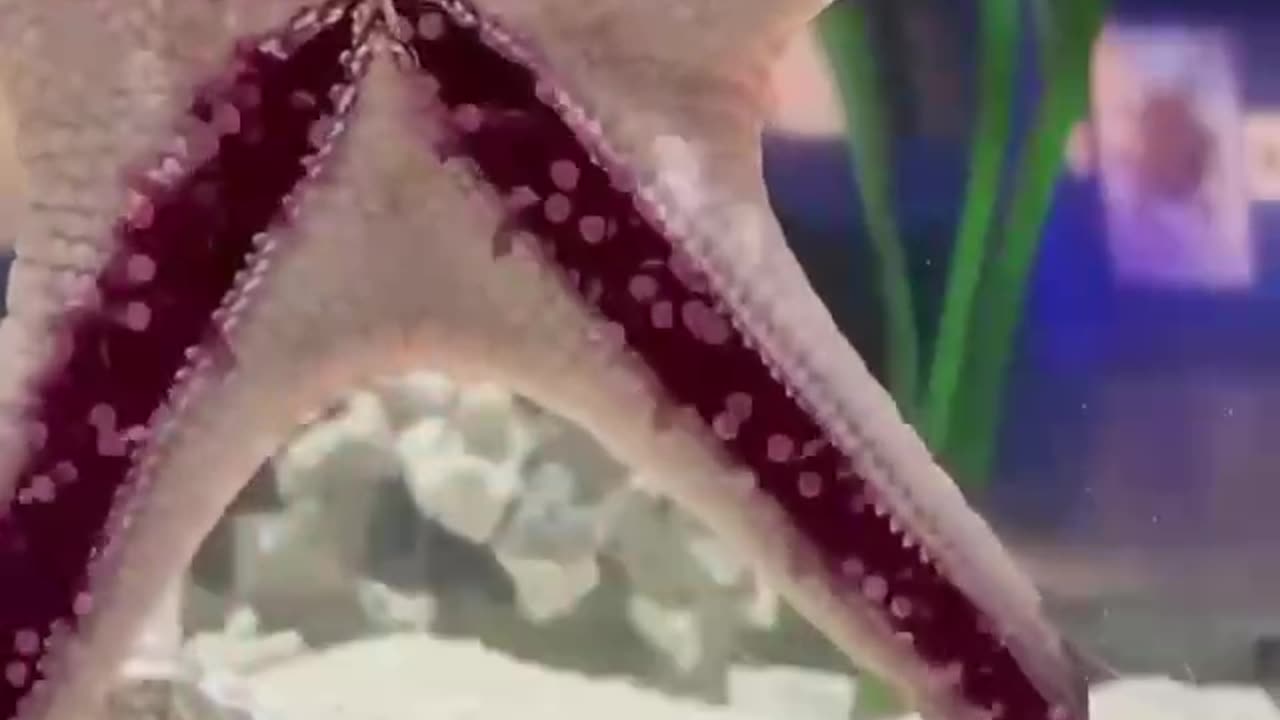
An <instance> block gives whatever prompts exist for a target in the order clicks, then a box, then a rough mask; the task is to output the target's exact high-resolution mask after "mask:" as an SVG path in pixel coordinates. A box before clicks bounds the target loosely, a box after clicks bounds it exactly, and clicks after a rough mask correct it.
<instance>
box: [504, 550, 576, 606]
mask: <svg viewBox="0 0 1280 720" xmlns="http://www.w3.org/2000/svg"><path fill="white" fill-rule="evenodd" d="M497 558H498V562H499V563H500V564H501V565H502V567H503V568H504V569H505V570H506V571H507V574H508V575H510V576H511V580H512V582H513V583H514V584H515V587H516V601H517V603H518V604H519V608H520V613H521V614H522V615H523V616H524V617H526V618H528V619H529V620H530V621H532V622H535V623H542V622H548V621H550V620H554V619H556V618H558V617H563V616H564V615H567V614H568V613H570V612H571V611H572V610H573V609H574V608H575V607H577V606H578V602H579V601H580V600H582V598H584V597H586V596H587V594H588V593H590V592H591V591H592V590H594V589H595V587H596V585H598V584H599V583H600V567H599V565H597V564H596V560H595V557H592V556H588V557H585V558H583V559H581V560H578V561H577V562H571V563H567V564H564V563H559V562H555V561H552V560H544V559H539V558H528V557H512V556H509V555H503V554H501V553H499V554H498V556H497Z"/></svg>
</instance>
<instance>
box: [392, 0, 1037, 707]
mask: <svg viewBox="0 0 1280 720" xmlns="http://www.w3.org/2000/svg"><path fill="white" fill-rule="evenodd" d="M444 5H445V3H441V2H435V1H433V0H397V2H396V3H395V6H396V8H397V10H398V12H399V13H400V14H401V15H402V16H403V17H404V18H405V20H407V21H408V24H409V25H410V26H412V27H415V28H417V27H420V24H421V23H425V24H426V26H427V27H429V28H432V29H433V30H432V32H430V33H429V34H430V35H431V36H432V37H431V38H427V37H424V36H423V35H422V34H421V33H418V34H415V35H414V36H413V38H412V39H410V40H408V41H407V42H406V43H405V46H406V49H407V50H409V51H411V53H412V55H413V57H414V59H415V61H416V63H417V65H418V67H419V68H420V69H421V71H423V72H426V73H429V74H430V75H432V76H433V77H434V78H435V79H436V80H437V81H438V83H439V93H438V97H439V106H438V108H437V110H438V111H439V113H438V114H437V115H436V116H435V117H434V118H433V119H434V120H435V121H436V122H438V123H439V125H440V126H441V127H443V128H445V129H446V131H447V133H448V138H447V140H446V142H445V143H444V147H445V148H446V152H448V153H452V154H456V155H460V156H463V157H466V158H469V159H470V160H471V161H474V163H475V167H476V168H477V172H478V173H479V174H480V175H481V176H482V178H483V180H484V181H485V182H486V183H487V184H488V185H489V186H491V188H492V190H493V191H494V193H495V194H496V195H497V196H498V197H499V198H501V199H503V200H506V199H507V198H510V197H511V196H512V194H513V193H517V192H518V194H519V195H522V196H524V197H525V198H526V200H527V199H528V198H529V197H532V196H530V195H529V194H528V193H527V192H525V191H524V190H519V191H518V189H521V188H528V189H530V190H532V192H533V196H536V197H537V198H538V199H540V200H545V199H547V198H549V197H551V196H553V194H555V193H561V194H562V195H565V196H567V197H568V198H569V199H570V202H571V206H572V213H571V217H570V218H569V219H567V220H557V218H559V217H560V216H561V213H559V212H558V210H559V209H561V208H562V207H563V205H562V204H560V206H559V207H558V208H555V209H549V206H548V205H546V204H545V203H544V202H534V203H533V204H531V205H528V206H525V207H523V208H522V209H514V210H512V211H511V216H510V218H509V220H508V223H509V224H510V225H511V226H514V227H517V228H520V229H524V230H527V231H529V232H531V233H532V234H533V235H534V236H535V237H537V238H540V239H541V241H542V246H541V249H542V251H543V253H544V255H545V256H546V257H547V258H549V259H550V260H551V261H552V262H553V263H554V264H555V265H557V266H558V267H559V268H560V269H561V271H562V275H563V277H564V278H565V279H566V282H567V283H569V284H570V285H571V286H572V287H573V289H574V290H575V291H576V292H578V294H579V295H580V296H582V297H583V298H584V299H588V301H589V302H591V304H592V305H593V306H594V307H595V309H596V310H598V311H599V313H600V314H601V315H602V316H603V318H604V319H607V320H609V321H612V322H614V323H617V324H619V325H620V326H621V328H622V329H623V330H624V331H625V338H626V344H627V346H628V347H629V348H630V349H631V350H633V351H634V352H635V353H637V354H638V355H639V356H640V357H641V358H642V359H643V360H644V361H645V362H646V363H647V364H648V366H649V367H650V368H651V369H652V370H653V371H654V372H655V374H656V375H657V377H658V378H659V380H660V382H661V384H662V386H663V388H664V389H665V391H666V393H667V394H668V396H669V397H670V399H672V400H674V401H676V402H677V403H678V404H680V405H684V406H689V407H691V408H693V409H694V410H695V411H696V412H697V414H698V416H700V417H701V419H702V420H703V421H704V422H705V423H706V424H707V425H708V426H709V427H719V428H721V429H722V430H725V429H732V430H736V433H726V434H725V435H722V438H724V439H723V445H724V449H725V450H726V451H727V452H728V453H729V454H730V455H731V456H732V457H733V458H735V459H736V460H737V461H738V462H740V463H741V464H742V465H744V466H746V467H748V468H750V469H751V470H752V471H754V473H755V474H756V476H757V478H758V488H759V491H760V492H761V493H764V494H765V495H767V496H768V497H770V498H772V499H773V501H774V502H776V503H777V505H778V506H780V507H781V508H782V510H783V511H784V512H785V514H786V515H787V516H789V518H790V521H791V522H792V523H793V524H794V526H795V527H796V528H798V529H799V530H800V532H801V533H802V534H803V535H804V537H805V538H806V539H807V541H808V542H809V543H811V544H812V545H813V546H814V547H815V548H816V549H817V550H818V551H819V553H820V554H821V557H822V558H823V559H824V561H825V566H826V567H825V571H826V572H827V573H829V574H830V576H831V577H832V578H833V579H834V580H835V581H836V582H839V583H843V584H844V585H845V586H846V587H847V588H848V590H849V592H851V593H862V592H863V591H864V585H863V583H865V582H866V578H869V577H872V576H875V577H878V578H880V579H882V580H884V581H886V582H887V590H888V594H887V595H886V596H885V597H884V599H883V601H881V605H882V607H883V610H884V612H883V617H884V619H885V621H886V622H888V623H889V624H890V625H891V627H892V629H893V631H894V632H895V633H907V634H909V635H910V636H911V642H914V644H915V648H916V652H917V653H918V654H919V655H921V656H922V657H923V658H925V659H926V660H927V661H928V662H929V663H930V664H932V665H935V666H937V667H944V666H948V665H955V664H956V663H959V666H960V667H963V668H964V672H963V675H962V677H961V678H960V679H959V682H960V686H959V691H960V692H961V693H962V694H963V695H964V696H966V697H967V699H968V700H969V701H970V702H972V703H974V704H975V705H977V706H980V707H987V708H998V709H1003V711H1004V715H1003V717H1005V718H1010V719H1016V720H1045V719H1047V718H1049V717H1050V708H1049V707H1048V705H1047V701H1046V699H1045V698H1044V697H1043V696H1042V694H1041V693H1040V692H1038V691H1037V689H1036V688H1035V687H1034V685H1033V683H1032V681H1031V679H1030V678H1029V677H1028V676H1027V675H1026V674H1025V673H1024V672H1023V671H1022V669H1021V668H1020V666H1019V664H1018V663H1017V661H1016V659H1015V658H1014V657H1013V655H1012V654H1011V653H1010V651H1009V649H1008V648H1006V647H1005V646H1004V645H1003V644H1002V643H1001V642H999V641H998V640H996V639H995V638H993V637H991V636H990V635H989V634H987V633H986V632H984V631H983V628H982V620H981V618H982V615H981V612H980V611H979V610H978V609H977V608H976V607H975V606H974V604H973V603H972V602H971V601H970V600H969V599H968V598H967V597H966V596H965V595H964V594H963V593H962V592H961V591H960V590H959V589H958V588H957V587H956V586H955V585H954V584H953V583H951V582H950V581H949V580H948V579H946V578H945V577H943V576H941V575H940V574H939V572H938V571H937V570H936V568H935V567H933V566H932V565H931V564H928V563H925V562H923V561H922V560H921V558H920V555H919V552H918V551H917V550H915V549H909V548H905V547H903V544H902V542H901V536H900V535H899V534H897V533H895V532H893V531H891V529H890V527H889V518H888V517H880V516H878V515H877V514H876V513H875V512H874V508H873V507H872V506H871V505H869V504H867V503H866V502H864V501H863V499H864V498H865V497H866V496H865V495H864V491H865V489H866V488H867V485H868V483H867V479H866V478H863V477H858V476H856V475H854V474H853V473H852V472H849V471H848V470H847V468H849V467H851V461H850V458H848V457H845V456H844V455H843V454H842V453H841V452H840V451H839V450H837V449H836V448H835V447H833V445H832V444H831V442H829V441H828V433H827V432H826V430H825V429H824V428H823V427H822V426H821V425H819V423H818V422H817V421H816V419H815V418H814V417H813V416H812V414H810V413H809V412H806V410H805V409H804V408H803V407H801V406H800V405H799V404H798V403H797V402H796V401H795V400H793V399H792V398H790V397H789V396H788V394H787V392H786V388H785V387H784V386H783V385H782V383H780V382H778V381H776V380H774V379H773V377H772V376H771V374H770V371H769V367H768V366H767V365H766V363H765V361H764V360H763V359H762V358H761V356H760V354H759V353H757V352H756V351H755V350H753V349H752V348H751V347H750V346H749V345H748V342H747V339H746V338H744V337H743V336H742V335H741V334H740V333H739V332H738V331H737V330H735V329H734V328H733V327H732V325H731V324H729V323H727V322H725V319H724V318H723V317H722V316H716V317H712V316H710V315H708V313H710V312H712V311H711V310H710V308H714V307H716V306H717V298H716V297H715V296H714V295H713V293H712V291H711V290H710V289H709V288H707V287H706V283H705V282H699V281H697V280H698V279H696V278H695V281H694V282H686V280H688V279H689V272H688V271H687V270H685V271H682V270H681V268H680V265H681V263H680V260H679V258H678V256H676V255H675V252H676V250H675V246H674V244H673V241H672V240H671V239H669V238H667V237H664V235H663V232H662V231H661V230H660V229H658V228H657V227H655V225H654V223H652V222H651V221H649V220H647V219H645V218H644V217H643V216H642V215H641V213H640V212H638V211H637V209H636V206H635V200H636V199H635V197H634V196H633V195H632V194H630V193H628V192H625V191H621V190H618V189H616V188H615V187H614V184H613V182H611V178H610V175H609V174H608V172H607V171H606V170H605V169H603V166H604V165H605V163H603V162H601V159H600V158H599V157H597V154H596V153H594V152H593V151H592V150H591V149H589V147H588V145H587V143H584V141H583V139H582V138H581V137H580V136H579V135H578V134H577V133H576V132H575V131H574V129H573V128H571V127H570V125H568V124H567V123H566V121H565V120H564V119H563V118H562V117H561V116H560V114H559V113H558V112H557V111H556V110H555V109H554V108H553V107H551V106H550V105H549V104H548V103H547V102H545V101H544V100H543V99H540V98H539V95H538V92H537V86H538V80H539V78H538V77H537V76H536V74H535V72H534V71H533V70H532V69H531V68H529V67H527V66H526V65H524V64H523V63H522V62H519V61H517V60H515V59H513V58H512V57H511V56H510V54H509V53H508V52H506V51H499V50H495V49H494V48H493V47H490V46H489V44H487V43H486V40H485V38H483V37H482V36H481V34H480V28H479V27H478V26H475V25H472V24H462V23H459V22H458V21H456V20H454V19H450V18H451V16H450V14H449V13H448V12H447V10H449V9H453V10H458V9H461V10H462V11H463V12H470V11H472V8H471V7H470V5H469V4H467V3H462V2H452V3H448V5H449V6H450V7H449V8H446V7H445V6H444ZM442 21H443V22H444V25H445V26H446V28H447V30H446V32H444V33H443V34H439V35H437V34H436V33H435V32H434V28H437V27H439V26H440V23H441V22H442ZM470 106H474V107H476V108H478V109H479V110H480V116H481V117H482V122H481V124H480V126H479V128H473V127H472V126H470V125H469V121H462V122H459V119H458V117H459V111H460V109H462V108H464V107H465V108H467V110H466V111H464V114H465V113H466V112H469V109H470ZM558 161H569V162H570V163H572V164H573V166H574V167H575V168H576V169H577V171H578V180H577V184H576V186H575V187H574V188H573V189H572V190H571V191H566V190H564V189H563V188H562V187H558V186H557V185H556V183H555V182H554V180H553V177H552V173H551V172H550V170H549V169H550V168H551V166H552V164H553V163H556V162H558ZM562 167H564V166H562ZM588 216H590V217H598V218H603V219H604V220H605V221H606V224H607V226H608V227H610V228H612V235H611V236H610V237H608V238H606V239H603V240H599V241H595V242H591V241H588V239H586V238H584V232H583V228H582V227H581V226H580V224H579V223H580V221H581V219H582V218H584V217H588ZM673 258H675V261H674V263H673ZM673 264H674V265H675V269H674V270H673ZM691 286H692V287H691ZM662 302H667V303H670V308H671V311H672V312H671V317H672V319H673V323H674V325H673V328H672V329H666V328H662V327H655V317H657V318H658V324H660V325H665V322H664V319H665V316H666V315H667V314H668V313H667V311H666V310H664V309H662V307H665V306H662V307H659V306H658V304H659V303H662ZM686 314H687V315H688V316H689V317H690V318H691V319H692V321H693V324H694V325H695V326H698V327H702V328H704V329H703V330H702V331H701V332H700V333H699V334H701V335H703V337H704V338H705V339H699V338H698V337H695V333H693V332H690V331H689V330H688V329H687V328H686V327H685V323H684V322H683V319H682V316H684V315H686ZM717 317H718V319H717ZM707 340H710V341H709V342H708V341H707ZM739 393H746V394H748V395H749V396H750V397H751V400H752V408H751V419H749V420H747V421H745V422H728V423H726V418H729V417H732V413H730V414H729V415H726V414H725V413H726V410H727V409H728V407H727V406H728V405H729V404H730V401H729V400H728V399H729V398H730V397H733V396H735V394H739ZM726 425H727V426H735V425H736V428H735V427H726ZM730 435H731V436H730ZM778 438H785V439H787V440H790V441H791V443H792V450H791V452H790V453H787V455H788V457H787V459H786V460H785V461H782V462H779V461H778V460H777V458H779V457H781V456H782V455H784V453H783V451H784V450H785V449H786V447H785V446H786V441H785V440H779V439H778ZM771 442H772V443H773V445H774V446H773V452H772V453H771V451H770V443H771ZM771 454H772V455H773V457H771ZM842 469H845V470H842ZM802 476H803V477H804V478H805V479H804V480H803V481H802V480H801V478H802ZM815 476H816V478H818V479H819V481H820V485H821V492H820V495H819V497H817V498H815V497H812V495H813V493H812V488H813V487H814V486H813V484H812V481H813V480H814V477H815ZM806 483H808V492H806V491H802V487H805V486H806ZM806 495H808V496H806ZM850 559H853V560H854V561H856V564H860V565H861V566H862V570H863V572H861V573H857V572H854V573H852V574H851V573H849V572H848V570H849V564H848V563H846V561H847V560H850ZM873 583H874V581H873ZM872 594H873V595H878V593H876V592H875V589H873V590H872ZM895 599H896V600H898V603H897V605H896V606H894V605H893V602H894V600H895ZM903 601H907V602H905V603H904V602H903ZM891 607H895V608H896V610H897V611H896V612H895V611H892V610H890V608H891ZM902 610H907V611H906V612H902Z"/></svg>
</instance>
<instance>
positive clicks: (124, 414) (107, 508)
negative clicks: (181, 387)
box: [0, 2, 358, 718]
mask: <svg viewBox="0 0 1280 720" xmlns="http://www.w3.org/2000/svg"><path fill="white" fill-rule="evenodd" d="M343 6H345V12H344V13H343V15H342V16H341V17H340V18H338V19H337V20H336V21H334V22H331V23H328V24H325V25H323V26H316V27H312V28H300V29H297V30H286V31H282V32H279V33H275V34H273V35H272V36H268V37H275V38H278V39H279V40H280V41H281V42H280V46H281V47H283V48H284V49H285V50H286V56H285V57H274V56H272V55H271V54H269V53H268V52H265V51H263V50H261V49H258V46H257V45H256V44H255V45H253V46H249V45H245V46H243V47H242V49H241V50H239V51H237V53H236V56H235V59H234V62H233V64H232V67H231V68H230V69H229V70H228V71H227V72H226V73H225V74H224V75H222V76H221V77H220V78H219V79H218V80H216V81H215V82H213V83H210V84H209V85H208V87H206V88H205V89H204V90H202V91H201V92H199V93H198V95H197V97H196V98H195V99H194V100H193V101H192V102H191V104H190V105H189V106H188V108H187V110H186V113H187V118H186V120H185V124H184V126H183V127H187V126H190V125H195V124H197V123H203V124H208V123H214V124H215V125H217V127H219V128H221V130H220V132H221V133H222V134H221V137H220V138H219V137H218V136H217V135H214V136H210V135H208V134H205V135H199V134H197V135H192V136H190V137H194V138H197V139H199V140H202V141H204V143H205V147H204V150H203V151H200V150H199V149H198V148H199V146H200V144H201V143H200V142H196V143H193V145H192V147H193V148H195V149H194V150H193V152H195V153H201V152H203V154H200V155H199V157H198V158H197V159H195V160H192V161H190V162H189V163H188V167H185V168H182V170H181V173H180V174H179V175H178V176H177V177H175V178H172V179H170V180H168V181H167V183H166V182H165V181H157V180H155V179H154V178H153V179H151V180H148V179H146V178H143V177H140V178H139V179H138V180H137V181H136V183H135V185H134V187H135V188H136V189H137V190H138V192H139V193H140V194H141V195H142V196H143V197H146V198H149V200H150V202H151V204H152V206H153V207H154V213H151V215H152V217H151V220H150V223H149V224H148V223H147V222H146V221H145V219H144V218H145V215H146V213H143V214H135V215H134V220H133V221H132V222H129V221H122V222H121V223H120V225H119V226H118V227H117V228H115V230H114V235H115V246H114V247H115V249H114V250H113V255H112V258H111V260H110V261H109V263H108V266H107V268H106V269H105V270H104V271H103V272H102V273H101V275H100V276H99V277H98V279H97V283H96V287H97V294H98V296H99V298H100V302H99V303H97V304H96V305H95V306H92V307H86V308H82V309H80V310H77V311H75V312H73V313H69V314H68V316H66V317H65V318H63V320H62V325H61V330H62V332H63V333H64V336H65V337H67V338H69V339H70V344H69V346H68V348H69V351H68V352H67V353H66V354H65V355H64V359H65V362H63V363H62V364H61V365H60V366H58V367H54V368H51V369H50V370H49V371H48V373H47V375H46V376H45V377H44V379H43V381H42V382H41V383H40V384H39V385H38V386H37V387H36V393H35V398H36V401H35V405H34V408H33V412H32V415H31V420H32V421H33V422H34V423H38V424H39V425H40V426H42V427H43V428H45V429H46V432H43V433H37V434H39V435H44V436H45V437H46V440H45V441H44V442H43V445H42V446H40V445H39V444H35V445H33V450H32V453H31V454H30V456H29V457H28V459H27V462H26V463H25V465H24V466H23V468H22V470H21V471H20V473H19V475H18V478H17V480H18V481H17V484H16V492H15V495H14V498H13V499H12V500H11V501H10V502H9V503H8V506H7V507H0V718H13V717H15V715H16V714H17V712H18V710H19V707H20V704H21V703H22V701H23V700H24V698H26V697H28V696H29V695H30V693H31V690H32V689H33V686H34V684H35V683H36V682H37V681H39V680H40V679H41V678H42V677H44V676H45V674H46V673H47V671H48V669H49V668H48V667H47V666H46V663H47V659H48V657H49V650H50V645H51V642H50V641H51V638H56V637H57V635H59V634H61V633H62V632H64V631H74V630H75V628H76V627H77V625H78V613H77V610H78V611H79V612H80V613H83V612H84V611H85V609H86V608H85V606H84V605H83V603H84V600H85V598H86V597H88V596H87V595H84V593H87V592H88V590H89V588H88V587H87V581H88V578H87V576H86V568H87V565H88V563H89V560H90V559H92V558H94V557H96V556H97V555H99V553H101V551H102V549H103V546H104V545H105V543H106V541H107V539H108V538H107V533H108V531H109V530H110V528H108V527H107V526H106V525H107V522H108V518H109V515H110V513H111V511H112V507H113V505H115V504H116V503H117V502H118V501H120V500H121V499H123V498H124V497H125V496H127V494H128V493H129V492H131V491H132V490H133V487H132V485H133V483H134V481H135V478H134V477H133V476H132V475H131V473H132V470H133V467H134V460H135V458H134V457H131V455H132V454H133V453H132V452H120V451H121V450H122V449H135V448H136V447H137V445H136V443H134V444H131V445H128V446H121V444H120V442H118V441H114V442H113V441H112V440H111V439H110V438H111V437H112V436H113V435H108V436H107V437H108V440H107V442H106V445H105V446H103V447H100V440H101V438H100V437H99V435H100V434H101V433H102V432H103V428H105V429H106V430H107V431H108V432H110V433H114V434H118V431H119V430H121V429H124V428H131V427H135V426H137V427H147V426H148V425H149V423H150V421H151V419H152V417H153V416H154V415H155V414H156V413H157V411H158V410H159V409H160V408H161V407H162V406H163V405H164V403H165V402H166V399H167V397H168V394H169V393H170V391H171V388H172V387H173V386H174V379H175V375H176V374H177V373H178V371H179V369H180V368H182V367H184V366H185V365H186V364H187V363H188V359H187V355H186V352H187V351H188V349H189V348H194V347H197V346H199V345H201V344H202V343H207V342H210V341H213V340H215V339H217V338H216V337H215V336H216V335H217V334H218V332H219V330H218V327H217V323H216V322H214V321H213V320H212V317H213V314H214V311H215V310H216V309H217V308H218V307H219V305H220V303H222V302H223V300H224V298H225V297H226V296H227V295H228V293H229V292H230V291H231V290H232V288H233V287H234V285H235V282H236V275H237V273H238V272H240V271H242V270H244V269H245V268H246V265H247V263H248V261H249V258H250V257H251V255H252V253H253V252H254V237H255V236H256V235H258V234H259V233H261V232H263V231H265V230H267V229H268V228H270V227H271V226H272V225H273V223H275V222H276V221H277V220H278V218H279V214H280V210H281V206H282V203H284V202H285V200H286V198H287V197H288V196H289V195H290V194H291V193H293V192H294V191H295V189H296V188H297V186H298V185H299V183H300V181H301V180H302V179H303V178H304V176H305V173H306V168H305V167H304V165H303V161H304V159H307V158H309V157H311V156H314V155H315V154H316V151H315V148H314V147H312V146H311V145H309V144H308V132H309V129H310V128H311V126H312V124H313V123H314V122H315V121H316V120H317V119H319V118H321V117H323V116H326V115H329V114H332V113H333V112H334V111H335V99H334V97H331V95H332V91H334V90H335V88H342V87H344V86H350V85H351V84H352V83H353V82H354V80H355V78H354V77H353V73H354V69H353V68H354V67H355V65H354V64H353V63H352V62H351V57H350V55H348V56H345V57H344V56H343V52H344V51H347V50H351V49H352V48H353V47H355V46H356V44H357V42H358V38H357V28H356V20H355V17H354V13H355V7H356V4H355V3H354V2H345V3H330V4H329V5H328V6H327V8H326V11H327V10H328V9H331V8H336V7H343ZM263 39H266V38H263ZM231 108H234V112H233V111H232V110H231ZM199 158H204V159H203V160H201V159H199ZM139 258H142V259H139ZM137 303H140V304H142V306H145V311H139V310H138V308H139V307H140V306H139V305H136V304H137ZM131 304H132V305H131ZM130 313H133V314H132V315H130ZM139 313H141V314H139ZM146 314H149V317H146V318H145V319H146V322H145V323H141V324H145V328H144V329H138V321H139V320H140V318H142V317H143V316H145V315H146ZM130 318H132V320H130ZM130 322H135V327H134V328H132V329H131V328H130V327H129V326H128V325H129V323H130ZM98 405H102V406H104V407H109V408H110V409H111V413H113V414H114V417H111V416H110V415H109V414H104V413H103V412H102V411H101V410H99V411H97V412H95V411H94V408H95V407H96V406H98ZM104 421H105V422H104ZM95 424H96V425H98V426H100V427H95ZM113 445H114V447H112V446H113ZM104 447H105V448H106V449H107V450H108V454H107V455H104V454H103V453H102V452H101V450H102V449H103V448H104ZM50 481H52V484H50ZM77 598H80V602H79V605H80V607H78V608H77V604H78V602H77Z"/></svg>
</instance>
